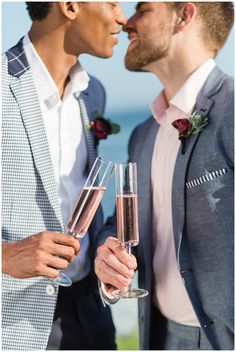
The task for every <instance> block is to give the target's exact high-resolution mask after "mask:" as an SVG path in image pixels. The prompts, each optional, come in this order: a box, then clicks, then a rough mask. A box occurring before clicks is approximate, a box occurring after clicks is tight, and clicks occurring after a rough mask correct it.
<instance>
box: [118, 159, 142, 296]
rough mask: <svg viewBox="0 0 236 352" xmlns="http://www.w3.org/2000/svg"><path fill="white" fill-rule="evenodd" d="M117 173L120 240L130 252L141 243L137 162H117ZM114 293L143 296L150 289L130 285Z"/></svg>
mask: <svg viewBox="0 0 236 352" xmlns="http://www.w3.org/2000/svg"><path fill="white" fill-rule="evenodd" d="M115 174H116V212H117V232H118V240H119V242H120V243H121V244H122V245H123V246H124V247H125V248H126V250H127V252H128V253H129V254H130V253H131V248H132V247H133V246H137V245H138V243H139V227H138V193H137V164H136V163H128V164H124V163H120V164H116V166H115ZM113 295H114V296H115V297H119V298H142V297H145V296H147V295H148V291H146V290H143V289H140V288H132V287H131V285H130V286H129V288H128V291H125V292H123V291H120V290H115V291H114V292H113Z"/></svg>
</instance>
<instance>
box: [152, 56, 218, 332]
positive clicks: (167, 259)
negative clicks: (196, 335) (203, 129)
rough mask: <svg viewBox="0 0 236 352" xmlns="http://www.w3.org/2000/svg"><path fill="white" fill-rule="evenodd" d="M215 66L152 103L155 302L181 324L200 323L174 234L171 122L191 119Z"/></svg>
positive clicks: (175, 145) (210, 62) (174, 149)
mask: <svg viewBox="0 0 236 352" xmlns="http://www.w3.org/2000/svg"><path fill="white" fill-rule="evenodd" d="M214 66H215V62H214V60H213V59H210V60H207V61H206V62H205V63H204V64H203V65H201V66H200V67H199V68H198V69H197V70H196V71H195V72H193V73H192V75H191V76H190V77H189V78H188V79H187V81H186V82H185V83H184V85H183V86H182V87H181V88H180V89H179V91H178V92H177V93H176V95H175V96H174V97H173V98H172V99H171V100H170V101H169V103H168V102H167V101H166V99H165V95H164V92H162V93H161V94H160V95H159V96H158V97H157V98H156V99H155V101H154V102H153V104H152V105H151V109H152V112H153V116H154V118H155V119H156V121H157V122H158V123H159V124H160V127H159V129H158V133H157V137H156V141H155V145H154V151H153V157H152V171H151V173H152V174H151V177H152V189H153V244H154V256H153V270H154V277H155V304H157V306H158V308H159V310H160V311H161V313H162V314H163V315H164V316H165V317H166V318H168V319H170V320H172V321H175V322H177V323H180V324H184V325H190V326H200V325H199V322H198V319H197V317H196V314H195V312H194V310H193V307H192V304H191V302H190V299H189V297H188V294H187V291H186V288H185V286H184V283H183V280H182V277H181V275H180V272H179V269H178V265H177V259H176V252H175V243H174V235H173V222H172V206H173V207H175V204H173V205H172V201H171V192H172V180H173V173H174V167H175V162H176V158H177V153H178V150H179V146H180V141H179V139H178V131H177V130H176V129H175V128H174V127H173V126H172V122H173V121H174V120H176V119H180V118H188V115H189V114H191V113H192V112H193V109H194V106H195V103H196V99H197V96H198V93H199V92H200V90H201V88H202V87H203V85H204V83H205V81H206V79H207V77H208V76H209V74H210V72H211V71H212V69H213V68H214Z"/></svg>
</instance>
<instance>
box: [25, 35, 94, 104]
mask: <svg viewBox="0 0 236 352" xmlns="http://www.w3.org/2000/svg"><path fill="white" fill-rule="evenodd" d="M23 46H24V50H25V54H26V57H27V59H28V62H29V65H30V68H31V71H32V75H33V78H34V82H35V85H36V90H37V93H38V96H39V100H40V105H41V107H42V108H43V109H52V108H54V107H56V106H59V105H60V104H61V103H62V102H61V99H60V96H59V92H58V89H57V86H56V84H55V82H54V80H53V79H52V77H51V75H50V73H49V72H48V70H47V68H46V66H45V64H44V62H43V61H42V59H41V58H40V56H39V55H38V53H37V51H36V50H35V48H34V46H33V44H32V42H31V40H30V38H29V35H28V34H26V36H25V37H24V39H23ZM38 77H40V79H38ZM69 77H70V81H69V82H68V83H67V86H66V90H65V94H64V96H63V99H65V98H66V97H67V96H68V95H70V94H76V96H78V95H79V93H80V92H81V91H83V90H85V89H86V88H87V87H88V84H89V80H90V79H89V76H88V74H87V73H86V72H85V71H84V70H83V68H82V66H81V65H80V64H79V62H77V63H76V64H75V65H74V66H73V67H72V68H71V70H70V73H69Z"/></svg>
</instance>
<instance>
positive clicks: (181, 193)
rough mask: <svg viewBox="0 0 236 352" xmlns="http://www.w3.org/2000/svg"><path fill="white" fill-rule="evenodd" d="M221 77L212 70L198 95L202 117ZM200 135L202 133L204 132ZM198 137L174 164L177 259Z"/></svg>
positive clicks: (206, 111)
mask: <svg viewBox="0 0 236 352" xmlns="http://www.w3.org/2000/svg"><path fill="white" fill-rule="evenodd" d="M223 77H224V74H223V73H222V72H221V71H220V70H219V69H218V68H217V67H216V68H214V70H213V71H212V73H211V74H210V76H209V77H208V79H207V81H206V83H205V85H204V87H203V88H202V90H201V92H200V94H199V95H198V98H197V102H196V107H195V110H196V111H198V112H199V113H201V114H202V115H205V116H208V114H209V112H210V110H211V108H212V106H213V101H212V100H211V99H210V97H211V96H212V95H213V94H215V93H216V92H217V90H218V89H219V88H220V86H221V84H222V82H223ZM208 118H209V116H208ZM206 128H208V127H206ZM202 133H204V131H203V132H202ZM199 135H200V134H197V135H193V136H191V137H190V138H189V139H188V140H187V143H186V148H185V154H181V153H180V151H179V153H178V156H177V160H176V164H175V170H174V176H173V188H172V214H173V230H174V239H175V248H176V255H177V258H178V256H179V248H180V243H181V238H182V234H183V230H184V224H185V197H186V195H185V192H186V187H185V184H186V181H187V180H186V173H187V169H188V164H189V161H190V159H191V155H192V153H193V150H194V146H195V145H196V143H197V141H198V138H199Z"/></svg>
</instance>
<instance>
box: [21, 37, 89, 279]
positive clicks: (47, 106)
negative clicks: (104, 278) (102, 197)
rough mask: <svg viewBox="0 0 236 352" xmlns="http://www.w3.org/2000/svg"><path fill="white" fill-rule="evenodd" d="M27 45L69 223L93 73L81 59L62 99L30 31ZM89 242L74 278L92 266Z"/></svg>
mask: <svg viewBox="0 0 236 352" xmlns="http://www.w3.org/2000/svg"><path fill="white" fill-rule="evenodd" d="M23 46H24V50H25V54H26V57H27V60H28V62H29V65H30V69H31V72H32V76H33V79H34V83H35V87H36V90H37V94H38V98H39V104H40V107H41V111H42V115H43V120H44V124H45V130H46V134H47V139H48V143H49V149H50V155H51V160H52V164H53V169H54V176H55V181H56V184H57V188H58V198H59V202H60V205H61V211H62V218H63V224H64V227H65V226H66V224H67V221H68V218H69V215H70V213H71V211H72V210H73V208H74V206H75V203H76V200H77V198H78V195H79V193H80V191H81V189H82V187H83V185H84V183H85V180H86V175H85V169H86V165H87V153H88V152H87V145H86V140H85V135H84V133H83V125H82V120H81V115H80V108H79V104H78V101H77V100H76V97H78V96H79V94H80V92H81V91H83V90H85V89H86V88H87V87H88V83H89V77H88V75H87V73H86V72H85V71H84V70H83V69H82V67H81V66H80V65H79V63H77V64H76V65H75V66H74V67H73V68H72V69H71V71H70V74H69V78H70V80H69V82H68V84H67V85H66V88H65V91H64V95H63V98H62V99H60V96H59V92H58V89H57V86H56V84H55V82H54V81H53V79H52V77H51V75H50V74H49V72H48V70H47V68H46V66H45V65H44V63H43V61H42V59H41V58H40V56H39V55H38V53H37V51H36V50H35V48H34V46H33V44H32V42H31V41H30V38H29V36H28V34H27V35H26V36H25V37H24V39H23ZM88 246H89V236H85V237H84V238H83V240H82V241H81V250H80V254H79V256H78V257H76V258H74V259H73V261H72V262H71V263H70V265H69V267H68V269H67V270H66V271H64V272H65V273H66V274H67V275H68V276H69V277H70V278H71V279H72V281H78V280H81V279H82V278H83V277H85V276H86V275H87V274H88V273H89V272H90V270H91V264H90V263H89V257H88Z"/></svg>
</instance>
